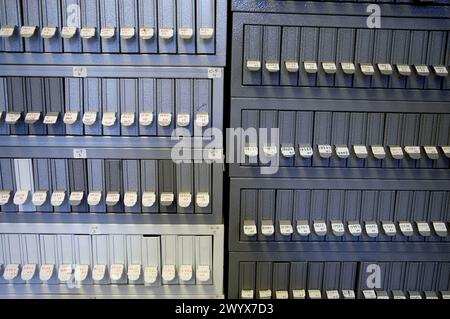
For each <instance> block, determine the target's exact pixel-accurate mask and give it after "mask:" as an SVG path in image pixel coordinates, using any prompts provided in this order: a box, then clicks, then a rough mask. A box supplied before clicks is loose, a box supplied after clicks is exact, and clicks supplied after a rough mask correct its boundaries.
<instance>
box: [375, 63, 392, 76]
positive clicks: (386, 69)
mask: <svg viewBox="0 0 450 319" xmlns="http://www.w3.org/2000/svg"><path fill="white" fill-rule="evenodd" d="M378 69H379V70H380V73H381V74H383V75H391V74H392V73H393V70H392V65H390V64H388V63H379V64H378Z"/></svg>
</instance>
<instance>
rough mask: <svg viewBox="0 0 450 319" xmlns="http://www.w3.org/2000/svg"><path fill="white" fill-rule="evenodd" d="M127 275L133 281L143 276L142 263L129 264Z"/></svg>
mask: <svg viewBox="0 0 450 319" xmlns="http://www.w3.org/2000/svg"><path fill="white" fill-rule="evenodd" d="M127 276H128V279H129V280H131V281H136V280H139V278H140V277H141V265H140V264H137V265H129V266H128V273H127Z"/></svg>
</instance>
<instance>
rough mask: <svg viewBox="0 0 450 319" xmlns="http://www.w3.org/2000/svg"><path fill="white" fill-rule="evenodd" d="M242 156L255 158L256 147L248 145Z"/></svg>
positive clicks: (256, 154)
mask: <svg viewBox="0 0 450 319" xmlns="http://www.w3.org/2000/svg"><path fill="white" fill-rule="evenodd" d="M244 154H245V156H247V157H256V156H258V146H256V145H254V144H249V145H247V146H245V147H244Z"/></svg>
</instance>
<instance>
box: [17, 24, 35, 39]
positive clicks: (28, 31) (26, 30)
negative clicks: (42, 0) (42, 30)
mask: <svg viewBox="0 0 450 319" xmlns="http://www.w3.org/2000/svg"><path fill="white" fill-rule="evenodd" d="M36 29H37V27H36V26H25V25H24V26H22V27H21V28H20V36H21V37H23V38H31V37H32V36H33V35H34V34H35V33H36Z"/></svg>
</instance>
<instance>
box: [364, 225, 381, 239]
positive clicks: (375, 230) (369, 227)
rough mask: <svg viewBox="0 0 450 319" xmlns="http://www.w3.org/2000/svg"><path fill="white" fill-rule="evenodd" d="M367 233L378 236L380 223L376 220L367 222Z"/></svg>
mask: <svg viewBox="0 0 450 319" xmlns="http://www.w3.org/2000/svg"><path fill="white" fill-rule="evenodd" d="M366 233H367V236H369V237H372V238H374V237H377V236H378V234H379V230H378V225H377V224H376V223H375V222H366Z"/></svg>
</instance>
